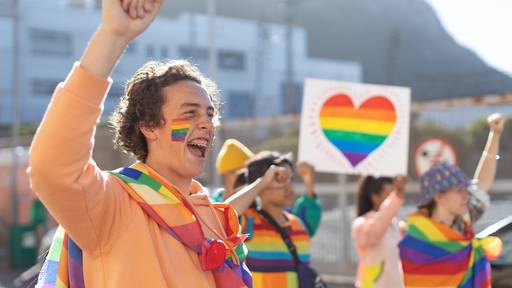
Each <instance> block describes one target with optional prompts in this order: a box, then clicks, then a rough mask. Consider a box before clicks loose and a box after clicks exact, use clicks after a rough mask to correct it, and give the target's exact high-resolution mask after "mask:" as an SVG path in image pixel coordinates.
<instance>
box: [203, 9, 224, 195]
mask: <svg viewBox="0 0 512 288" xmlns="http://www.w3.org/2000/svg"><path fill="white" fill-rule="evenodd" d="M215 1H216V0H206V5H207V10H208V72H209V76H210V79H212V80H213V81H214V82H215V83H216V84H217V85H218V82H217V81H218V68H217V67H218V65H217V46H216V43H215V31H216V29H215V14H216V11H215V10H216V3H215ZM217 136H220V135H217ZM220 141H223V139H220V137H218V138H217V139H216V141H214V142H213V147H212V148H213V149H212V152H213V153H210V155H212V156H213V155H217V154H218V153H219V150H220ZM210 163H211V166H210V167H211V169H210V171H216V170H215V157H210ZM212 175H213V177H212V178H213V179H212V180H213V185H214V187H219V186H221V179H220V176H219V175H217V174H216V173H215V172H214V173H213V174H212Z"/></svg>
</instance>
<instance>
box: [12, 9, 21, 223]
mask: <svg viewBox="0 0 512 288" xmlns="http://www.w3.org/2000/svg"><path fill="white" fill-rule="evenodd" d="M18 2H19V1H18V0H12V2H11V4H12V6H11V9H12V10H11V12H12V20H13V31H12V33H13V34H12V53H13V54H12V55H13V57H12V84H11V85H12V87H11V91H12V107H11V111H12V126H11V134H12V135H11V153H12V163H11V164H12V165H11V183H10V190H11V209H12V210H11V217H12V220H11V221H12V225H16V224H17V223H18V207H19V194H18V170H19V153H18V152H19V151H18V147H19V145H20V122H21V119H20V116H21V115H20V112H21V111H20V90H19V87H20V85H19V82H20V80H19V73H20V71H19V67H20V65H19V63H20V49H19V48H20V45H19V44H20V43H19V41H20V37H19V34H20V27H19V26H20V23H19V20H20V19H19V14H18V12H19V9H18V5H19V3H18Z"/></svg>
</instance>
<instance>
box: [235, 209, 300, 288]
mask: <svg viewBox="0 0 512 288" xmlns="http://www.w3.org/2000/svg"><path fill="white" fill-rule="evenodd" d="M283 213H284V214H285V216H286V218H287V219H288V222H287V223H286V224H285V225H284V226H283V227H284V228H285V229H286V230H287V231H288V233H289V235H290V238H291V239H292V241H293V243H294V244H295V246H296V247H297V253H298V255H299V259H300V260H301V261H302V262H304V263H309V259H310V242H309V235H308V232H307V230H306V228H305V227H304V224H303V223H302V222H301V220H300V219H299V218H298V217H296V216H294V215H293V214H290V213H288V212H286V211H283ZM243 226H244V227H243V228H244V231H245V233H249V234H250V236H249V237H250V239H249V240H248V241H247V242H246V245H247V248H248V249H249V254H248V255H247V259H246V261H247V266H248V267H249V270H250V271H251V273H252V279H253V287H254V288H260V287H280V288H281V287H282V288H298V287H299V282H298V277H297V272H296V271H295V264H294V262H293V257H292V255H291V254H290V252H289V250H288V248H287V247H286V244H285V243H284V241H283V240H282V238H281V236H280V235H279V232H277V231H276V229H275V228H274V227H273V226H272V224H270V223H269V222H268V221H267V220H266V219H265V218H263V216H261V215H260V214H259V213H258V212H257V211H256V210H254V209H248V210H247V211H246V212H245V214H244V219H243Z"/></svg>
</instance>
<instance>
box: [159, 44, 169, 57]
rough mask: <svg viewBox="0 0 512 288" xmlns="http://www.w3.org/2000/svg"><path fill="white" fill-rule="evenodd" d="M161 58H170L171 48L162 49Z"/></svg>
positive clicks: (163, 47)
mask: <svg viewBox="0 0 512 288" xmlns="http://www.w3.org/2000/svg"><path fill="white" fill-rule="evenodd" d="M160 56H161V57H162V59H167V58H169V48H167V46H162V47H160Z"/></svg>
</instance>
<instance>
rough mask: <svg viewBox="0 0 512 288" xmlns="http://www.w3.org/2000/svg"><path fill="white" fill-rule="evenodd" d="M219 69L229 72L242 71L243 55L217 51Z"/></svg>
mask: <svg viewBox="0 0 512 288" xmlns="http://www.w3.org/2000/svg"><path fill="white" fill-rule="evenodd" d="M219 67H220V68H222V69H229V70H244V69H245V55H244V53H243V52H236V51H219Z"/></svg>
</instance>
